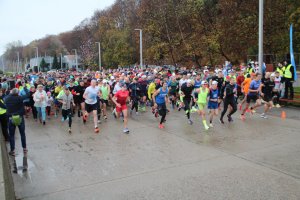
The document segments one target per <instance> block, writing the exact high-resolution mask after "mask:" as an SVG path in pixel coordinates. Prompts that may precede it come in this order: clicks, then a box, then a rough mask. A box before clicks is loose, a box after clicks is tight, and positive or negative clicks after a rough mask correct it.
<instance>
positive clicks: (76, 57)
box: [72, 49, 78, 72]
mask: <svg viewBox="0 0 300 200" xmlns="http://www.w3.org/2000/svg"><path fill="white" fill-rule="evenodd" d="M72 51H75V59H76V71H77V72H78V56H77V49H73V50H72Z"/></svg>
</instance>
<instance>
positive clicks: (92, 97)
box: [83, 80, 99, 133]
mask: <svg viewBox="0 0 300 200" xmlns="http://www.w3.org/2000/svg"><path fill="white" fill-rule="evenodd" d="M96 84H97V81H96V80H92V81H91V85H90V86H89V87H87V88H86V89H85V92H84V94H83V98H84V99H85V113H84V115H83V122H84V123H86V120H87V118H88V116H89V113H91V112H93V118H94V125H95V133H99V128H98V118H97V96H98V95H99V87H98V86H96Z"/></svg>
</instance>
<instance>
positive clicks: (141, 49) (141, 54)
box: [134, 29, 143, 69]
mask: <svg viewBox="0 0 300 200" xmlns="http://www.w3.org/2000/svg"><path fill="white" fill-rule="evenodd" d="M134 30H136V31H140V67H141V69H143V30H142V29H134Z"/></svg>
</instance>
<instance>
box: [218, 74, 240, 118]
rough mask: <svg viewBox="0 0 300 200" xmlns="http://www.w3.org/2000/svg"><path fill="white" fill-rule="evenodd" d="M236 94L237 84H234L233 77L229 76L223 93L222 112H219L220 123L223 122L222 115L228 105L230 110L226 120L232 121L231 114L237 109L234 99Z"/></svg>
mask: <svg viewBox="0 0 300 200" xmlns="http://www.w3.org/2000/svg"><path fill="white" fill-rule="evenodd" d="M236 95H237V86H236V84H235V78H234V77H231V78H230V82H229V84H227V85H226V88H225V93H224V109H223V112H222V113H221V117H220V122H221V123H222V124H224V121H223V117H224V115H225V114H226V112H227V109H228V106H229V105H230V106H231V111H230V113H229V114H228V115H227V117H228V122H233V119H232V117H231V116H232V115H233V114H234V113H235V112H236V110H237V105H236V100H235V97H236Z"/></svg>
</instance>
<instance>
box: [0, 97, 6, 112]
mask: <svg viewBox="0 0 300 200" xmlns="http://www.w3.org/2000/svg"><path fill="white" fill-rule="evenodd" d="M0 101H1V102H2V103H4V102H3V100H2V99H0ZM5 113H6V109H5V108H0V115H3V114H5Z"/></svg>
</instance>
